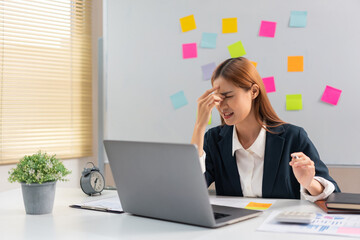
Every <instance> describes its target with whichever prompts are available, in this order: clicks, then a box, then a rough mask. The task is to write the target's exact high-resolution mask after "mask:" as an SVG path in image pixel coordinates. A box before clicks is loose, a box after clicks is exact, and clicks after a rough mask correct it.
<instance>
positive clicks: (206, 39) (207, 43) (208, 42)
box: [200, 32, 217, 48]
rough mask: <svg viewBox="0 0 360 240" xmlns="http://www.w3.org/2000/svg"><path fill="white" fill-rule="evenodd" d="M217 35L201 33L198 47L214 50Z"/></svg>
mask: <svg viewBox="0 0 360 240" xmlns="http://www.w3.org/2000/svg"><path fill="white" fill-rule="evenodd" d="M216 38H217V33H205V32H204V33H203V34H202V38H201V43H200V47H202V48H216Z"/></svg>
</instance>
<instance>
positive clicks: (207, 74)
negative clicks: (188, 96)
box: [201, 62, 216, 80]
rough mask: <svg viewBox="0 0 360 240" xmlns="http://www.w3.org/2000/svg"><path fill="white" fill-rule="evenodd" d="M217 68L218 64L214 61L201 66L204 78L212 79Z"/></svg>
mask: <svg viewBox="0 0 360 240" xmlns="http://www.w3.org/2000/svg"><path fill="white" fill-rule="evenodd" d="M215 68H216V64H215V63H214V62H212V63H209V64H206V65H203V66H201V69H202V73H203V80H210V79H211V76H212V74H213V72H214V70H215Z"/></svg>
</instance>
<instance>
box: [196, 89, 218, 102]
mask: <svg viewBox="0 0 360 240" xmlns="http://www.w3.org/2000/svg"><path fill="white" fill-rule="evenodd" d="M218 88H219V86H215V87H213V88H211V89H208V90H206V91H205V92H204V94H203V95H201V96H200V98H199V100H200V99H203V98H205V97H207V96H209V95H210V94H211V93H212V92H214V91H215V90H216V89H218Z"/></svg>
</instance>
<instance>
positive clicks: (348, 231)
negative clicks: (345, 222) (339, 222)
mask: <svg viewBox="0 0 360 240" xmlns="http://www.w3.org/2000/svg"><path fill="white" fill-rule="evenodd" d="M336 233H344V234H351V235H360V228H352V227H339V228H338V230H337V231H336Z"/></svg>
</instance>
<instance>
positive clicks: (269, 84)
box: [262, 77, 276, 93]
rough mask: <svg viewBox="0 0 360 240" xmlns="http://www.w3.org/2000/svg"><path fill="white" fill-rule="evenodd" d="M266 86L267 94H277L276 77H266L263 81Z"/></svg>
mask: <svg viewBox="0 0 360 240" xmlns="http://www.w3.org/2000/svg"><path fill="white" fill-rule="evenodd" d="M262 80H263V82H264V85H265V90H266V92H267V93H269V92H275V91H276V89H275V80H274V77H266V78H263V79H262Z"/></svg>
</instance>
